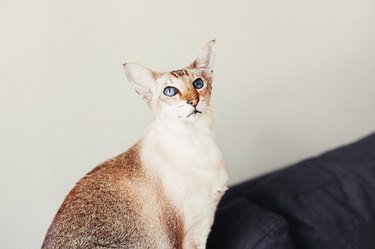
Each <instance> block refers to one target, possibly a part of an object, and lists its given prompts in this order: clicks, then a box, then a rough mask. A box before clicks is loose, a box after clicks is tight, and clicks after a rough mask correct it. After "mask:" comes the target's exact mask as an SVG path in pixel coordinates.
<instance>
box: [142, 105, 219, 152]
mask: <svg viewBox="0 0 375 249" xmlns="http://www.w3.org/2000/svg"><path fill="white" fill-rule="evenodd" d="M212 124H213V116H212V113H211V112H209V113H206V114H205V115H202V116H200V117H199V118H197V119H196V120H193V121H179V120H175V121H170V120H169V121H168V122H167V121H165V120H163V119H156V120H155V121H154V122H153V123H151V125H150V126H149V128H148V129H147V130H146V132H145V134H144V136H143V138H142V142H141V144H143V145H144V146H145V147H147V148H148V149H150V148H152V147H154V148H155V147H157V148H158V149H161V150H163V151H165V152H166V151H175V150H176V149H177V150H179V149H183V148H186V147H192V146H194V147H195V146H196V145H197V143H201V142H202V141H206V142H208V141H211V142H209V143H213V128H212Z"/></svg>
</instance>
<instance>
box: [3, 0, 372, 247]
mask: <svg viewBox="0 0 375 249" xmlns="http://www.w3.org/2000/svg"><path fill="white" fill-rule="evenodd" d="M0 35H1V37H0V84H1V88H0V120H1V122H0V153H1V155H0V167H1V173H0V194H1V196H0V197H1V199H0V207H1V212H0V241H1V246H0V247H1V248H7V249H9V248H20V249H24V248H39V247H40V245H41V243H42V239H43V236H44V234H45V232H46V230H47V227H48V226H49V224H50V222H51V219H52V217H53V215H54V214H55V212H56V211H57V208H58V207H59V205H60V204H61V202H62V200H63V198H64V196H65V195H66V194H67V192H68V191H69V190H70V189H71V187H72V186H73V184H74V183H75V182H76V181H77V180H78V179H79V178H80V177H82V176H83V175H84V174H85V173H86V172H87V171H89V170H90V169H91V168H92V167H93V166H95V165H96V164H98V163H99V162H101V161H103V160H105V159H107V158H109V157H112V156H114V155H116V154H118V153H120V152H122V151H124V150H126V149H127V148H128V147H129V146H130V145H132V144H133V143H134V142H135V141H136V140H137V138H139V137H140V136H141V134H142V132H143V130H144V129H145V127H146V126H147V125H148V123H149V122H150V121H151V120H152V115H151V114H150V112H149V110H148V108H147V107H146V105H145V104H144V103H143V102H142V101H141V100H140V99H139V98H138V97H137V96H136V94H135V93H134V91H133V89H131V87H130V84H129V83H128V82H127V80H126V78H125V75H124V72H123V68H122V66H121V63H124V62H127V61H137V62H140V63H143V64H144V65H147V66H149V67H151V68H154V69H156V70H161V71H163V70H171V69H178V68H180V67H183V66H185V65H187V64H188V63H190V62H191V60H193V59H194V57H195V56H196V55H197V54H198V52H199V50H200V49H201V47H202V46H203V45H204V44H205V43H206V42H208V41H209V40H210V39H212V38H216V39H217V57H216V58H217V60H216V66H215V73H216V75H215V76H216V79H215V82H214V84H215V85H214V100H213V102H214V103H213V105H214V107H215V109H216V110H217V112H216V116H217V122H216V134H217V142H218V144H219V146H220V147H221V148H222V151H223V153H224V155H225V158H226V162H227V167H228V171H229V175H230V183H236V182H239V181H242V180H245V179H248V178H251V177H255V176H257V175H260V174H263V173H265V172H269V171H271V170H274V169H276V168H279V167H283V166H286V165H288V164H290V163H293V162H297V161H299V160H301V159H304V158H306V157H309V156H313V155H317V154H319V153H321V152H323V151H325V150H327V149H330V148H334V147H336V146H338V145H341V144H345V143H348V142H350V141H353V140H356V139H358V138H360V137H362V136H364V135H366V134H368V133H370V132H373V131H375V2H374V1H373V0H351V1H349V0H317V1H300V0H285V1H276V0H257V1H245V0H244V1H239V0H233V1H198V0H194V1H183V2H182V1H172V0H161V1H112V0H111V1H110V0H108V1H93V0H85V1H77V0H74V1H73V0H64V1H51V0H48V1H47V0H46V1H40V0H38V1H36V0H35V1H16V0H12V1H10V0H9V1H2V0H0ZM311 177H313V176H311Z"/></svg>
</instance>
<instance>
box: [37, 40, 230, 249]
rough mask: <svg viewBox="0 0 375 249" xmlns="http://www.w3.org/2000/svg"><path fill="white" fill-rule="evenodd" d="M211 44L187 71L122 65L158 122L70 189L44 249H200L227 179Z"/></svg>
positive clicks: (47, 237) (51, 227)
mask: <svg viewBox="0 0 375 249" xmlns="http://www.w3.org/2000/svg"><path fill="white" fill-rule="evenodd" d="M214 55H215V42H214V41H211V42H209V43H208V44H207V45H206V46H205V47H204V49H203V50H202V52H201V54H200V55H199V56H198V57H197V58H196V59H195V60H194V61H193V63H191V64H190V65H189V66H187V67H185V68H183V69H180V70H176V71H172V72H165V73H160V72H155V71H152V70H150V69H148V68H146V67H144V66H141V65H139V64H136V63H126V64H124V67H125V72H126V75H127V77H128V79H129V81H130V82H131V84H132V85H133V86H134V88H135V90H136V92H137V93H138V94H139V95H140V96H141V97H142V98H143V99H144V100H145V101H146V102H147V104H148V105H149V106H150V108H151V110H152V111H153V113H154V114H155V116H156V120H155V121H154V122H153V123H152V124H151V125H150V127H149V128H148V129H147V131H146V132H145V134H144V136H143V137H142V138H141V139H140V140H139V141H138V142H137V143H136V144H135V145H134V146H133V147H131V148H130V149H129V150H128V151H126V152H124V153H122V154H120V155H118V156H116V157H114V158H112V159H109V160H108V161H105V162H103V163H101V164H100V165H99V166H97V167H96V168H94V169H93V170H92V171H91V172H90V173H88V174H87V175H86V176H85V177H83V178H82V179H81V180H80V181H79V182H78V183H77V184H76V186H75V187H74V188H73V189H72V190H71V191H70V193H69V194H68V196H67V197H66V198H65V200H64V202H63V204H62V205H61V207H60V209H59V210H58V212H57V214H56V216H55V218H54V219H53V221H52V224H51V226H50V227H49V229H48V232H47V234H46V237H45V240H44V243H43V245H42V248H45V249H46V248H129V249H130V248H131V249H145V248H150V249H151V248H155V249H172V248H178V249H181V248H183V249H190V248H191V249H202V248H205V247H206V241H207V237H208V234H209V232H210V227H211V225H212V223H213V218H214V212H215V209H216V206H217V204H218V202H219V200H220V198H221V196H222V195H223V193H224V192H225V190H226V189H227V187H226V185H225V184H226V181H227V173H226V171H225V168H224V162H223V158H222V155H221V153H220V151H219V149H218V147H217V146H216V145H215V143H214V140H213V131H212V123H213V117H212V110H211V108H210V99H211V89H212V80H213V70H212V69H213V64H214Z"/></svg>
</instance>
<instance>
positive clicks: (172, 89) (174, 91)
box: [163, 86, 178, 97]
mask: <svg viewBox="0 0 375 249" xmlns="http://www.w3.org/2000/svg"><path fill="white" fill-rule="evenodd" d="M163 93H164V95H165V96H168V97H173V96H175V95H176V94H177V93H178V90H177V88H176V87H173V86H167V87H166V88H164V92H163Z"/></svg>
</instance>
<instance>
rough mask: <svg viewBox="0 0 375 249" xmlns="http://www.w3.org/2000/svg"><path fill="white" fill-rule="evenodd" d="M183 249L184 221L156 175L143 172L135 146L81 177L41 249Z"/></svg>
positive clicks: (54, 221) (57, 215) (56, 217)
mask: <svg viewBox="0 0 375 249" xmlns="http://www.w3.org/2000/svg"><path fill="white" fill-rule="evenodd" d="M162 240H165V241H167V243H168V245H169V247H166V248H182V240H183V223H182V220H181V217H180V214H179V213H178V212H177V210H176V208H175V207H173V205H172V204H171V203H170V202H169V201H168V199H167V198H166V196H165V194H164V193H163V190H162V187H161V183H160V181H159V179H156V178H155V177H153V176H152V175H149V174H148V173H147V172H145V171H144V169H143V167H142V162H141V161H140V158H139V145H135V146H133V147H132V148H130V149H129V150H128V151H127V152H125V153H123V154H120V155H118V156H117V157H114V158H113V159H110V160H108V161H106V162H104V163H102V164H101V165H99V166H97V167H96V168H95V169H94V170H92V171H91V172H90V173H88V174H87V175H86V176H85V177H84V178H82V179H81V180H80V181H79V182H78V183H77V184H76V186H75V187H74V188H73V190H72V191H71V192H70V193H69V194H68V196H67V197H66V199H65V200H64V202H63V204H62V205H61V207H60V209H59V211H58V212H57V214H56V216H55V218H54V220H53V222H52V224H51V226H50V228H49V229H48V232H47V235H46V237H45V240H44V243H43V245H42V248H43V249H44V248H97V249H99V248H129V249H130V248H132V249H135V248H157V247H156V245H157V243H158V242H159V241H162Z"/></svg>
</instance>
